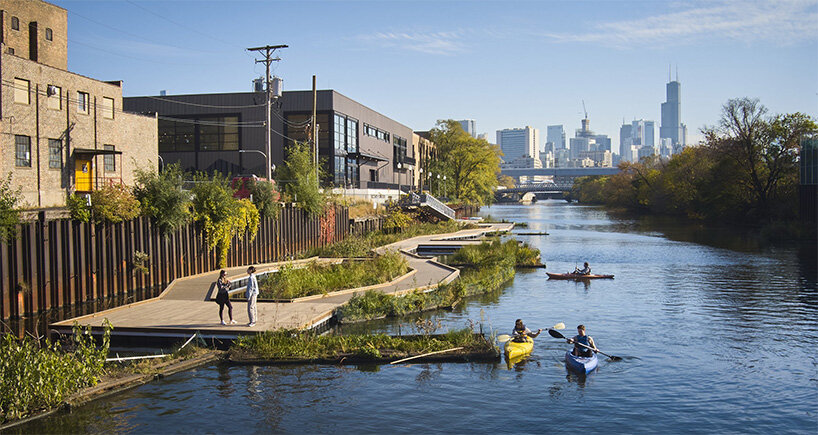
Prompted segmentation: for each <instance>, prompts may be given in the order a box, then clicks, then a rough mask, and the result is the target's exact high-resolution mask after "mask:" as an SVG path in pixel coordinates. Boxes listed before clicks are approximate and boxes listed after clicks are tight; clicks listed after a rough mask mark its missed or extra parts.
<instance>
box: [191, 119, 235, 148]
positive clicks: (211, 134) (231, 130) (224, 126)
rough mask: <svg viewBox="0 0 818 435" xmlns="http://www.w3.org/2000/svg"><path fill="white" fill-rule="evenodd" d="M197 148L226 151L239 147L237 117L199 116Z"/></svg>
mask: <svg viewBox="0 0 818 435" xmlns="http://www.w3.org/2000/svg"><path fill="white" fill-rule="evenodd" d="M197 121H199V123H198V125H197V127H198V128H199V150H201V151H227V150H237V149H239V126H238V123H239V117H238V116H213V117H199V118H197Z"/></svg>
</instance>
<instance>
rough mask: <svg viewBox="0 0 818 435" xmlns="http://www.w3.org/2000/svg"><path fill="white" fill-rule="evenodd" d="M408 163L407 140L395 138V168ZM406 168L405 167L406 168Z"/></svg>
mask: <svg viewBox="0 0 818 435" xmlns="http://www.w3.org/2000/svg"><path fill="white" fill-rule="evenodd" d="M405 162H406V139H404V138H402V137H400V136H395V139H394V140H393V142H392V163H393V165H394V166H395V168H397V167H398V164H401V165H403V164H404V163H405ZM404 167H405V166H404Z"/></svg>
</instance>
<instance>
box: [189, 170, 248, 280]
mask: <svg viewBox="0 0 818 435" xmlns="http://www.w3.org/2000/svg"><path fill="white" fill-rule="evenodd" d="M194 181H195V186H194V187H193V216H194V219H195V220H196V221H197V222H200V223H201V224H202V226H203V227H204V232H205V240H206V241H207V245H208V248H209V249H214V248H216V249H217V250H218V255H219V267H225V266H226V265H227V252H228V251H229V250H230V241H231V240H232V239H233V237H238V238H239V239H243V238H244V236H245V234H246V233H248V232H249V233H250V240H253V239H254V238H255V237H256V233H257V232H258V225H259V213H258V209H257V208H256V206H255V205H253V203H252V202H251V201H250V200H249V199H236V198H234V197H233V189H232V188H231V187H230V182H229V180H228V179H227V178H226V177H224V176H222V175H220V174H218V173H216V174H214V175H213V176H212V177H208V176H207V175H206V174H203V173H199V174H197V175H196V176H195V177H194Z"/></svg>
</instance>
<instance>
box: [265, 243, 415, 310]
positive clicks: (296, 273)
mask: <svg viewBox="0 0 818 435" xmlns="http://www.w3.org/2000/svg"><path fill="white" fill-rule="evenodd" d="M408 271H409V264H408V263H407V262H406V259H405V258H403V256H402V255H401V254H400V253H398V252H396V251H387V252H385V253H383V254H380V255H376V256H375V257H373V258H372V259H367V260H361V261H345V262H343V263H341V264H331V265H327V264H321V263H318V262H315V261H313V262H311V263H309V264H307V266H306V267H301V268H296V267H292V266H285V267H282V268H281V270H279V271H278V272H275V273H270V274H267V275H266V276H265V277H263V278H262V279H261V280H260V282H259V287H260V294H259V297H260V298H262V299H293V298H299V297H304V296H311V295H317V294H325V293H329V292H333V291H338V290H343V289H348V288H356V287H365V286H369V285H374V284H381V283H386V282H389V281H392V280H393V279H395V278H397V277H399V276H401V275H404V274H406V273H407V272H408Z"/></svg>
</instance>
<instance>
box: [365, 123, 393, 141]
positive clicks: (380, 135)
mask: <svg viewBox="0 0 818 435" xmlns="http://www.w3.org/2000/svg"><path fill="white" fill-rule="evenodd" d="M364 135H366V136H370V137H374V138H377V139H379V140H382V141H384V142H386V143H389V139H390V136H389V133H387V132H385V131H383V130H381V129H379V128H375V127H373V126H371V125H369V124H364Z"/></svg>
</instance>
